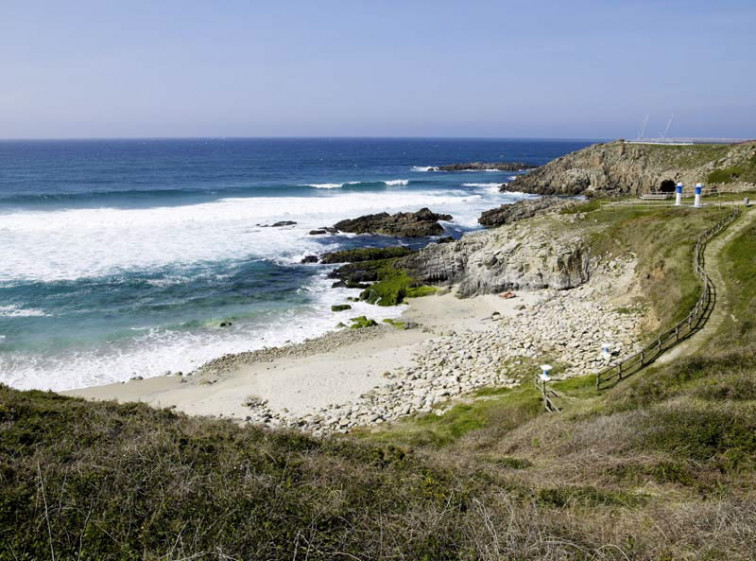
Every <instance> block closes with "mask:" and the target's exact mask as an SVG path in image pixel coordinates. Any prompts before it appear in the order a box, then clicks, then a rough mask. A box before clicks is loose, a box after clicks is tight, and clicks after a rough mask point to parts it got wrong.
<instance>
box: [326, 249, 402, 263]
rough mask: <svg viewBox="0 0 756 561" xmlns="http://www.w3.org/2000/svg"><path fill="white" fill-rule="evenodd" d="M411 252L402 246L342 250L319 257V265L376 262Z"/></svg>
mask: <svg viewBox="0 0 756 561" xmlns="http://www.w3.org/2000/svg"><path fill="white" fill-rule="evenodd" d="M412 252H413V250H412V249H410V248H408V247H403V246H392V247H361V248H359V249H344V250H342V251H334V252H332V253H326V254H325V255H323V256H321V258H320V262H321V263H327V264H331V263H360V262H363V261H377V260H379V259H395V258H397V257H404V256H405V255H409V254H410V253H412Z"/></svg>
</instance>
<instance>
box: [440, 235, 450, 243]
mask: <svg viewBox="0 0 756 561" xmlns="http://www.w3.org/2000/svg"><path fill="white" fill-rule="evenodd" d="M453 241H454V238H452V237H451V236H444V237H443V238H438V239H437V240H436V243H451V242H453Z"/></svg>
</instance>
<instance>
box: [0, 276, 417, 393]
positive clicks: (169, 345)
mask: <svg viewBox="0 0 756 561" xmlns="http://www.w3.org/2000/svg"><path fill="white" fill-rule="evenodd" d="M331 282H333V281H331V280H328V279H326V278H325V277H324V276H322V277H318V278H317V280H316V281H314V282H313V283H312V284H311V285H310V286H308V287H306V288H305V290H306V291H308V292H310V293H312V295H313V296H314V298H315V301H314V303H313V304H312V305H309V306H303V307H300V308H297V309H292V310H289V311H287V312H285V313H283V314H280V313H279V314H278V315H272V314H271V315H270V316H269V317H268V318H266V321H263V322H259V323H255V324H254V325H247V326H239V325H234V326H232V327H231V328H228V329H217V330H209V331H201V332H192V333H188V332H179V331H170V330H156V329H149V330H147V331H146V332H143V333H136V334H135V336H134V338H133V339H132V340H131V341H129V342H127V343H123V344H121V345H120V346H118V347H114V346H111V347H108V348H100V349H96V350H95V349H92V350H79V351H69V352H67V353H65V354H57V355H50V356H44V355H31V354H27V353H8V354H5V355H2V354H0V380H1V381H2V382H3V383H6V384H9V385H11V386H13V387H16V388H19V389H31V388H37V389H51V390H55V391H63V390H67V389H73V388H81V387H86V386H92V385H99V384H107V383H112V382H122V381H125V380H128V379H129V378H131V377H134V376H143V377H145V378H146V377H152V376H157V375H160V374H162V373H164V372H166V371H169V370H170V371H174V372H176V371H183V372H189V371H191V370H193V369H195V368H197V367H199V366H201V365H202V364H204V363H205V362H207V361H209V360H212V359H213V358H217V357H219V356H222V355H224V354H227V353H239V352H244V351H250V350H256V349H261V348H263V347H271V346H280V345H284V344H287V343H298V342H301V341H304V340H305V339H308V338H311V337H315V336H318V335H322V334H323V333H325V332H327V331H330V330H332V329H334V328H335V327H336V324H338V323H339V322H342V321H346V320H348V318H349V317H354V316H360V315H368V316H369V317H371V318H372V319H375V320H376V321H379V322H380V321H382V320H383V319H385V318H390V317H397V316H398V315H399V314H401V312H402V311H403V309H404V307H403V306H392V307H381V306H373V305H371V304H367V303H364V302H352V303H351V305H352V310H350V311H349V312H345V313H346V314H347V315H344V314H345V313H337V312H332V311H330V307H331V305H333V304H342V303H344V301H346V297H347V296H356V295H357V294H359V290H353V289H346V288H341V289H332V288H331V287H330V284H331Z"/></svg>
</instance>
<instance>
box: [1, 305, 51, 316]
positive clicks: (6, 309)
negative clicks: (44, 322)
mask: <svg viewBox="0 0 756 561" xmlns="http://www.w3.org/2000/svg"><path fill="white" fill-rule="evenodd" d="M46 315H47V314H46V313H45V312H43V311H42V310H35V309H34V308H20V307H18V306H0V318H30V317H44V316H46Z"/></svg>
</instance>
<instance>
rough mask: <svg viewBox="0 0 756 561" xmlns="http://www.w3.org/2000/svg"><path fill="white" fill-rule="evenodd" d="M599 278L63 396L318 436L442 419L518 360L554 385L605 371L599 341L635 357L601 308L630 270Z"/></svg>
mask: <svg viewBox="0 0 756 561" xmlns="http://www.w3.org/2000/svg"><path fill="white" fill-rule="evenodd" d="M600 269H601V270H597V271H596V274H595V275H594V277H592V278H591V280H589V281H588V282H587V283H586V284H584V285H582V286H580V287H578V288H574V289H571V290H567V291H555V290H551V289H543V290H535V291H517V292H516V297H515V298H512V299H502V298H499V297H498V296H496V295H479V296H475V297H472V298H466V299H459V298H457V297H456V296H455V295H454V294H453V293H451V292H445V293H442V294H438V295H431V296H425V297H422V298H417V299H412V300H410V302H409V305H408V306H407V308H406V309H405V310H404V311H403V313H402V320H403V321H406V322H410V324H411V325H414V326H415V327H413V328H411V329H407V330H398V329H395V328H393V327H390V326H387V325H380V326H378V327H372V328H367V329H356V330H348V329H346V330H341V331H336V332H330V333H327V334H325V335H323V336H321V337H317V338H313V339H309V340H307V341H305V342H303V343H299V344H294V345H287V346H283V347H275V348H269V349H262V350H258V351H253V352H248V353H240V354H234V355H225V356H222V357H219V358H217V359H215V360H212V361H210V362H208V363H206V364H205V365H203V366H201V367H200V368H198V369H196V370H195V371H193V372H192V373H189V374H186V375H182V376H179V375H162V376H157V377H154V378H147V379H142V380H132V381H129V382H122V383H113V384H107V385H102V386H93V387H88V388H81V389H77V390H70V391H65V392H61V393H62V394H63V395H68V396H75V397H82V398H85V399H88V400H116V401H119V402H133V401H138V402H144V403H147V404H149V405H152V406H155V407H170V408H175V409H177V410H179V411H182V412H184V413H186V414H189V415H198V416H207V417H215V418H224V419H231V420H234V421H236V422H239V423H254V424H264V425H267V426H271V427H292V428H299V429H301V430H304V431H307V432H310V433H313V434H316V435H318V434H327V433H333V432H348V431H350V430H351V429H353V428H356V427H365V426H375V425H380V424H382V423H384V422H388V421H393V420H396V419H398V418H400V417H404V416H407V415H411V414H413V413H428V412H430V411H436V412H437V413H439V414H442V413H443V410H444V406H446V405H449V404H451V403H453V400H454V399H455V398H458V397H461V396H464V395H465V394H469V393H471V392H472V391H474V390H476V389H478V388H482V387H486V386H492V385H496V386H497V387H512V386H516V385H518V384H520V383H521V380H520V379H519V378H518V376H517V375H516V374H515V371H516V370H517V367H516V366H514V365H519V364H521V361H522V360H541V359H543V357H549V360H551V361H554V362H555V363H556V364H562V365H565V366H564V367H563V368H562V372H560V373H559V375H558V376H560V377H569V376H574V375H579V374H588V373H590V372H592V371H595V370H598V369H600V368H601V366H602V364H603V363H602V362H601V359H600V355H599V352H598V350H599V344H600V341H601V340H603V339H610V340H612V341H614V342H615V343H616V344H617V347H618V348H619V350H620V351H621V352H622V354H625V353H628V352H632V351H633V349H634V345H635V340H636V338H637V330H638V323H639V319H640V317H639V316H638V315H635V314H627V313H623V314H620V313H617V312H615V311H613V310H612V309H610V308H609V307H608V306H607V303H608V302H611V301H612V300H617V298H626V297H627V294H628V291H627V290H625V288H627V287H629V286H630V284H631V282H632V272H633V269H634V264H633V263H630V262H628V263H621V264H618V263H610V264H607V265H606V266H604V267H601V268H600ZM618 281H621V282H618ZM617 289H619V290H617ZM619 295H623V296H619ZM615 305H616V304H615Z"/></svg>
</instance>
